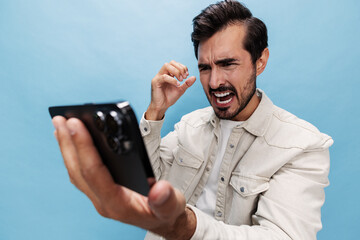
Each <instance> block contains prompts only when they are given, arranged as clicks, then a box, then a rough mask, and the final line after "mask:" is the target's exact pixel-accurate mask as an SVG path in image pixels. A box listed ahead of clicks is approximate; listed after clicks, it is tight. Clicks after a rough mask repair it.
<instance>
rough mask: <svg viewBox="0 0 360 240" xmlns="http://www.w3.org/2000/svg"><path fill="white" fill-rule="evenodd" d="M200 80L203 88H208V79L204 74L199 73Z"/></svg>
mask: <svg viewBox="0 0 360 240" xmlns="http://www.w3.org/2000/svg"><path fill="white" fill-rule="evenodd" d="M200 82H201V85H202V86H203V88H204V89H208V88H209V80H208V78H207V77H206V76H205V75H204V74H200Z"/></svg>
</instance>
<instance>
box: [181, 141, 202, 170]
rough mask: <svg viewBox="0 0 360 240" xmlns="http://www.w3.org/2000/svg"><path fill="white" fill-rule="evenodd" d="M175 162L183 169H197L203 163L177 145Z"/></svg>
mask: <svg viewBox="0 0 360 240" xmlns="http://www.w3.org/2000/svg"><path fill="white" fill-rule="evenodd" d="M174 155H175V161H176V162H177V164H178V165H180V166H183V167H190V168H195V169H198V168H199V167H200V166H201V164H202V163H203V160H201V159H200V158H198V157H195V156H194V155H192V154H191V153H189V152H188V151H187V150H186V149H185V148H184V147H183V146H181V145H178V148H176V150H175V152H174Z"/></svg>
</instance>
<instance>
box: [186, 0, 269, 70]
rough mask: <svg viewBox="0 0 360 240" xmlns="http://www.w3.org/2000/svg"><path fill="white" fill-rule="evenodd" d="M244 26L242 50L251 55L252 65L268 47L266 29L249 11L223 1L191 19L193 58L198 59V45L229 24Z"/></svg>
mask: <svg viewBox="0 0 360 240" xmlns="http://www.w3.org/2000/svg"><path fill="white" fill-rule="evenodd" d="M237 23H240V24H244V26H245V27H246V35H245V39H244V43H243V44H244V48H245V50H246V51H248V52H249V53H250V55H251V59H252V62H253V64H255V62H256V60H258V59H259V57H260V56H261V54H262V52H263V51H264V49H265V48H266V47H267V46H268V43H267V41H268V37H267V29H266V26H265V24H264V23H263V22H262V21H261V20H260V19H258V18H256V17H253V16H252V14H251V12H250V10H249V9H248V8H246V7H245V6H244V5H242V4H241V3H239V2H237V1H233V0H225V1H222V2H218V3H216V4H211V5H209V6H208V7H207V8H205V9H204V10H202V11H201V13H200V14H199V15H197V16H196V17H195V18H194V19H193V32H192V34H191V41H192V42H193V43H194V50H195V56H196V58H198V48H199V43H200V42H201V41H204V40H206V39H209V38H210V37H211V36H212V35H214V34H215V33H216V32H218V31H220V30H222V29H224V28H225V27H227V26H229V25H231V24H237Z"/></svg>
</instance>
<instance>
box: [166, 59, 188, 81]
mask: <svg viewBox="0 0 360 240" xmlns="http://www.w3.org/2000/svg"><path fill="white" fill-rule="evenodd" d="M170 64H171V65H172V66H174V67H175V68H176V69H178V70H179V71H180V74H181V77H182V78H183V79H186V78H187V72H188V70H187V67H186V66H185V65H183V64H181V63H179V62H176V61H174V60H172V61H170Z"/></svg>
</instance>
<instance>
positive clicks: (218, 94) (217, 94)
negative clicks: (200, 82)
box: [214, 92, 230, 98]
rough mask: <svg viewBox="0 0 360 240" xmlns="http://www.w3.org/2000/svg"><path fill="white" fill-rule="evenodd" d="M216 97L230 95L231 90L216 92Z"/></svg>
mask: <svg viewBox="0 0 360 240" xmlns="http://www.w3.org/2000/svg"><path fill="white" fill-rule="evenodd" d="M214 95H215V97H218V98H219V97H226V96H228V95H230V92H225V93H214Z"/></svg>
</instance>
